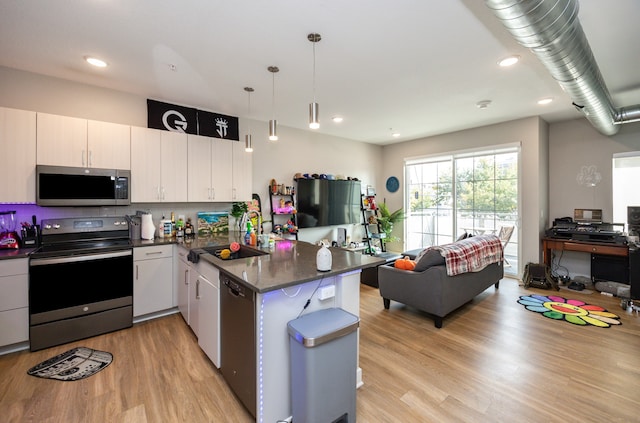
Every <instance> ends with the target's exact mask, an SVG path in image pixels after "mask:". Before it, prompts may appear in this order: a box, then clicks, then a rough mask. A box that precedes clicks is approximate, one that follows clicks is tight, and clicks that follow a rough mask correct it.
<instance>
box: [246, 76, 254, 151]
mask: <svg viewBox="0 0 640 423" xmlns="http://www.w3.org/2000/svg"><path fill="white" fill-rule="evenodd" d="M244 90H245V91H246V92H247V99H248V101H247V104H248V107H247V109H248V112H247V119H249V118H251V93H252V92H253V88H251V87H244ZM247 126H248V127H249V131H248V133H247V135H245V136H244V151H246V152H247V153H251V152H253V144H252V142H251V124H250V123H248V122H247Z"/></svg>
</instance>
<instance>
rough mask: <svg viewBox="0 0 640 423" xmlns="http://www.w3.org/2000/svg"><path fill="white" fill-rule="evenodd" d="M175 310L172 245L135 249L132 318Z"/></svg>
mask: <svg viewBox="0 0 640 423" xmlns="http://www.w3.org/2000/svg"><path fill="white" fill-rule="evenodd" d="M171 307H173V246H172V245H157V246H156V245H154V246H149V247H136V248H134V249H133V316H134V317H138V316H143V315H145V314H149V313H154V312H158V311H162V310H167V309H170V308H171Z"/></svg>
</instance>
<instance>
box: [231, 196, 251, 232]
mask: <svg viewBox="0 0 640 423" xmlns="http://www.w3.org/2000/svg"><path fill="white" fill-rule="evenodd" d="M247 211H249V206H247V203H246V202H245V201H239V202H235V203H233V204H232V205H231V216H233V217H234V218H235V220H236V223H235V225H234V227H235V228H236V230H237V231H242V230H243V228H241V227H240V224H241V223H242V216H244V214H245V213H246V212H247Z"/></svg>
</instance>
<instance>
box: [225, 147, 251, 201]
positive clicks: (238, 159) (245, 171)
mask: <svg viewBox="0 0 640 423" xmlns="http://www.w3.org/2000/svg"><path fill="white" fill-rule="evenodd" d="M252 157H253V153H247V152H246V151H244V143H241V142H233V178H232V182H233V193H232V197H233V198H232V201H248V200H251V195H252V192H253V190H252V187H251V181H252V178H253V173H252V163H253V160H252ZM216 163H217V161H216Z"/></svg>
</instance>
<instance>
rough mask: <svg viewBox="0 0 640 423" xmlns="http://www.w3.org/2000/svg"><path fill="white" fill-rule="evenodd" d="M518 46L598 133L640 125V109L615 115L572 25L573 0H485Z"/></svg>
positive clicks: (582, 40)
mask: <svg viewBox="0 0 640 423" xmlns="http://www.w3.org/2000/svg"><path fill="white" fill-rule="evenodd" d="M485 3H486V5H487V6H488V7H489V8H490V9H491V10H492V11H493V13H494V14H495V15H496V17H498V19H500V20H501V21H502V23H503V25H504V26H505V27H506V28H507V29H508V30H509V32H510V33H511V35H512V36H513V37H514V38H515V39H516V41H518V43H520V44H521V45H522V46H524V47H527V48H529V49H530V50H531V51H532V52H533V53H534V54H535V55H536V56H538V59H540V61H541V62H542V63H543V64H544V65H545V66H546V67H547V69H548V70H549V72H550V73H551V75H552V76H553V78H554V79H555V80H556V81H558V83H559V84H560V86H561V87H562V88H563V89H564V91H565V92H566V93H567V94H569V96H570V97H571V99H572V100H573V104H574V105H575V106H576V108H577V109H578V110H580V111H581V112H582V113H584V115H585V117H586V118H587V119H588V120H589V121H590V122H591V124H592V125H593V126H594V127H595V128H596V129H597V130H598V131H600V132H601V133H603V134H605V135H614V134H615V133H617V132H618V129H619V126H618V124H620V123H626V122H632V121H637V120H640V105H636V106H631V107H627V108H623V109H616V108H615V107H614V105H613V102H612V101H611V95H610V94H609V90H608V89H607V87H606V85H605V83H604V80H603V78H602V75H601V73H600V69H598V64H597V63H596V61H595V59H594V57H593V53H592V52H591V47H590V46H589V42H588V41H587V37H586V36H585V34H584V31H583V30H582V25H580V21H579V20H578V1H577V0H485Z"/></svg>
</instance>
